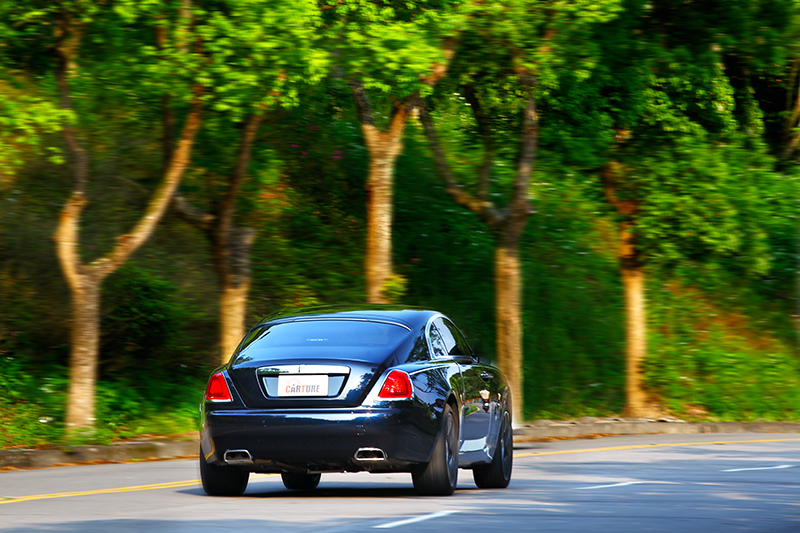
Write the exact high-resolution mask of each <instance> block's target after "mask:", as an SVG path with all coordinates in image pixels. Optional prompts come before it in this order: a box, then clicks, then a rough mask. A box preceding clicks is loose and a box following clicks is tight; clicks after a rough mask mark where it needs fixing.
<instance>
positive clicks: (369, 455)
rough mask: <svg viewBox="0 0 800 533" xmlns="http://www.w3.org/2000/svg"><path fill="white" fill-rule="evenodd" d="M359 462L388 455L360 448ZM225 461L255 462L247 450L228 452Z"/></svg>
mask: <svg viewBox="0 0 800 533" xmlns="http://www.w3.org/2000/svg"><path fill="white" fill-rule="evenodd" d="M353 457H354V458H355V460H356V461H359V462H371V461H385V460H386V453H385V452H384V451H383V450H381V449H380V448H359V449H358V451H356V454H355V455H354V456H353ZM223 460H224V461H225V462H226V463H227V464H229V465H244V464H251V463H252V462H253V456H252V455H250V452H249V451H247V450H228V451H226V452H225V455H223Z"/></svg>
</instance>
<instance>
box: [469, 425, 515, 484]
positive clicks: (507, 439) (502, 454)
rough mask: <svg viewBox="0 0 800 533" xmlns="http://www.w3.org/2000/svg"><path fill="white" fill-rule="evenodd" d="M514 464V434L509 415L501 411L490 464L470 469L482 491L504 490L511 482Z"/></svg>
mask: <svg viewBox="0 0 800 533" xmlns="http://www.w3.org/2000/svg"><path fill="white" fill-rule="evenodd" d="M513 464H514V434H513V431H512V429H511V415H510V414H509V413H508V411H505V410H504V411H503V420H502V421H501V423H500V433H499V434H498V435H497V447H496V448H495V450H494V457H493V458H492V462H491V463H489V464H488V465H484V466H476V467H475V468H473V469H472V477H473V479H474V480H475V484H476V485H477V486H478V487H479V488H482V489H504V488H506V487H508V483H509V482H510V481H511V469H512V467H513Z"/></svg>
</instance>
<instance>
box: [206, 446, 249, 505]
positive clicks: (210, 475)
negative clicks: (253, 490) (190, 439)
mask: <svg viewBox="0 0 800 533" xmlns="http://www.w3.org/2000/svg"><path fill="white" fill-rule="evenodd" d="M200 479H201V480H202V482H203V490H204V491H206V494H208V495H209V496H239V495H241V494H242V493H243V492H244V489H246V488H247V481H248V480H249V479H250V472H248V471H247V470H242V469H240V468H236V467H235V466H217V465H212V464H208V462H207V461H206V457H205V455H203V450H202V448H201V449H200Z"/></svg>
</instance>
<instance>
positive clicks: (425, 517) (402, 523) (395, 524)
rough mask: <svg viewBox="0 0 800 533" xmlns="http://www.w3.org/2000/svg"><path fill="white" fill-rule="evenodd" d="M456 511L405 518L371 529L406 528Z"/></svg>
mask: <svg viewBox="0 0 800 533" xmlns="http://www.w3.org/2000/svg"><path fill="white" fill-rule="evenodd" d="M457 512H458V511H456V510H453V511H439V512H438V513H433V514H426V515H423V516H416V517H414V518H407V519H406V520H398V521H396V522H389V523H387V524H381V525H379V526H372V527H373V529H390V528H393V527H400V526H407V525H408V524H416V523H417V522H422V521H423V520H430V519H432V518H440V517H442V516H447V515H449V514H453V513H457Z"/></svg>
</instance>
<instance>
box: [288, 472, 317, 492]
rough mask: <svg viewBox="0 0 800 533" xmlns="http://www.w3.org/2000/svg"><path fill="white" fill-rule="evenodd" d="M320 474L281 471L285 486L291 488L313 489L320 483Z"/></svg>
mask: <svg viewBox="0 0 800 533" xmlns="http://www.w3.org/2000/svg"><path fill="white" fill-rule="evenodd" d="M320 477H321V475H320V474H292V473H290V472H281V480H283V486H284V487H286V488H287V489H290V490H312V489H315V488H317V485H319V478H320Z"/></svg>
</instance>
